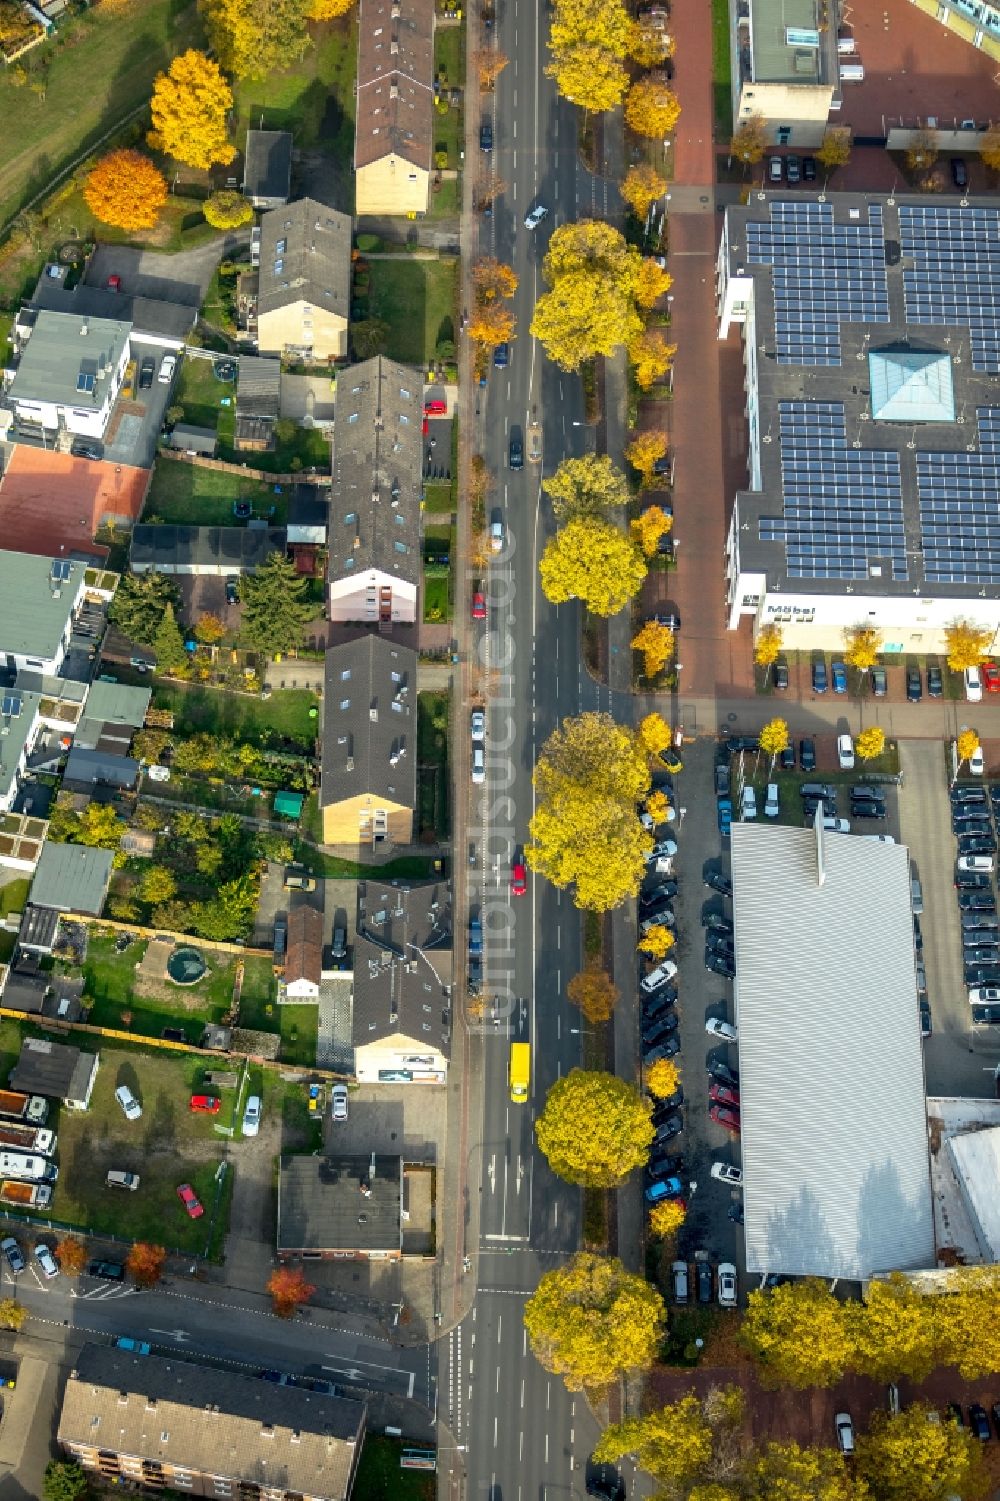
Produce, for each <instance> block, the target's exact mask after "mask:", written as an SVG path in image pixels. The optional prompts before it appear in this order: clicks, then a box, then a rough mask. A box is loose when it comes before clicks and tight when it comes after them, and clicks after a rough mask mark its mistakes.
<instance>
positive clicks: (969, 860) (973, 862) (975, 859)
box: [955, 855, 993, 876]
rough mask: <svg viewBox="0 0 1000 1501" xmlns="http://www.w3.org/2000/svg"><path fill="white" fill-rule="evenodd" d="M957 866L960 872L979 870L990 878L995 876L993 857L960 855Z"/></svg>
mask: <svg viewBox="0 0 1000 1501" xmlns="http://www.w3.org/2000/svg"><path fill="white" fill-rule="evenodd" d="M955 864H956V865H957V866H958V869H959V870H978V871H982V872H984V873H985V874H986V875H990V876H991V875H992V874H993V856H992V855H960V856H959V857H958V859H957V860H956V862H955Z"/></svg>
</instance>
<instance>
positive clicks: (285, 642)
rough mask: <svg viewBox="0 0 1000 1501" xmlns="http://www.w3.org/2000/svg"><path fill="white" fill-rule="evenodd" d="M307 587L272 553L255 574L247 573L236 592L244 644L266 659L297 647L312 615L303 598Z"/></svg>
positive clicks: (292, 566) (283, 558)
mask: <svg viewBox="0 0 1000 1501" xmlns="http://www.w3.org/2000/svg"><path fill="white" fill-rule="evenodd" d="M308 587H309V583H308V580H307V579H305V578H303V577H302V575H301V574H300V573H298V572H296V569H295V564H294V563H292V562H291V561H290V560H289V559H288V558H287V557H286V556H285V554H284V553H281V552H276V553H272V555H271V557H269V558H268V560H267V562H266V563H264V564H263V565H262V566H261V567H260V568H258V570H257V572H256V573H248V574H247V575H246V577H245V578H244V579H243V582H242V584H241V591H240V592H241V594H242V598H243V636H244V638H245V640H246V642H247V644H248V645H249V646H252V647H253V648H254V650H255V651H259V652H261V653H262V654H263V655H264V656H268V657H274V656H277V655H278V653H279V652H280V653H282V654H284V653H286V652H291V651H294V650H295V649H296V647H298V646H301V645H302V636H303V628H304V626H305V624H306V621H307V620H309V619H311V618H312V614H313V611H312V607H311V606H310V605H309V604H308V603H307V601H306V597H305V596H306V591H307V589H308Z"/></svg>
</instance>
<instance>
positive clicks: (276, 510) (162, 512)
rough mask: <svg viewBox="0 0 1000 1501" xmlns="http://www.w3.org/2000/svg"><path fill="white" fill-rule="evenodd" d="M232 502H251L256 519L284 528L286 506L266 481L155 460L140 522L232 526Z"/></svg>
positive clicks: (169, 460) (171, 461) (176, 461)
mask: <svg viewBox="0 0 1000 1501" xmlns="http://www.w3.org/2000/svg"><path fill="white" fill-rule="evenodd" d="M254 457H256V455H254ZM235 500H249V501H251V502H252V503H253V508H254V516H255V517H260V518H266V519H267V520H268V521H270V523H271V525H272V526H284V524H285V518H286V514H287V508H288V503H287V501H286V499H285V497H284V495H276V494H275V491H274V486H273V485H270V484H268V483H267V482H266V481H264V480H256V479H246V478H244V477H243V476H242V475H239V474H227V473H226V472H225V470H222V469H205V468H202V467H201V466H200V465H197V464H185V463H183V462H180V461H178V460H176V459H158V460H157V463H156V467H155V468H154V470H153V479H152V483H151V484H150V487H149V498H148V499H147V501H146V507H145V510H144V511H143V513H142V519H143V521H170V522H173V523H174V524H175V525H177V526H232V525H233V502H234V501H235Z"/></svg>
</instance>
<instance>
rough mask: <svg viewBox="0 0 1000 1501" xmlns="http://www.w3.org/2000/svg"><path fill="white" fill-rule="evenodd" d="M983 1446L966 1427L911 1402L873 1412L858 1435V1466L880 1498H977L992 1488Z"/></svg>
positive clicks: (886, 1500)
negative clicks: (891, 1414)
mask: <svg viewBox="0 0 1000 1501" xmlns="http://www.w3.org/2000/svg"><path fill="white" fill-rule="evenodd" d="M934 1417H937V1414H934ZM981 1449H982V1445H981V1443H980V1441H979V1440H978V1439H976V1438H973V1436H972V1434H971V1433H970V1432H969V1431H968V1429H966V1428H960V1427H959V1426H958V1424H957V1423H952V1422H944V1423H942V1422H941V1421H940V1419H938V1421H937V1422H934V1421H932V1419H931V1416H930V1414H929V1413H928V1410H927V1408H925V1407H920V1406H913V1407H908V1408H906V1409H905V1410H904V1411H903V1412H901V1413H898V1414H897V1415H896V1416H895V1417H889V1416H888V1414H886V1413H876V1414H875V1416H874V1417H873V1418H872V1422H871V1427H870V1429H869V1430H868V1432H867V1433H864V1434H859V1435H858V1440H857V1468H858V1473H859V1474H860V1475H861V1476H862V1478H863V1479H864V1480H865V1481H866V1482H867V1484H868V1485H869V1486H870V1487H871V1493H872V1495H873V1496H874V1497H876V1498H877V1501H945V1498H946V1497H949V1496H962V1497H963V1498H964V1501H974V1498H975V1497H977V1496H982V1495H984V1494H985V1493H986V1491H987V1490H988V1489H989V1488H990V1487H989V1485H988V1481H987V1477H986V1474H985V1471H984V1468H983V1462H982V1454H981V1452H980V1451H981Z"/></svg>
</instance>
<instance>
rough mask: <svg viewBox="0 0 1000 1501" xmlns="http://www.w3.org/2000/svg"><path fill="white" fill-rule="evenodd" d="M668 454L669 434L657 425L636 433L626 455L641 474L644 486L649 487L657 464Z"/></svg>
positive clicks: (654, 475)
mask: <svg viewBox="0 0 1000 1501" xmlns="http://www.w3.org/2000/svg"><path fill="white" fill-rule="evenodd" d="M666 456H667V435H666V433H665V432H661V431H660V430H658V429H657V428H655V427H650V428H647V429H646V431H645V432H642V433H636V434H635V437H634V438H633V439H632V441H631V442H630V443H629V444H628V446H627V447H626V449H625V457H626V458H627V459H628V461H629V463H630V464H631V465H632V468H633V469H634V470H635V471H636V473H637V474H638V475H640V477H641V480H642V487H643V489H644V490H647V489H649V488H650V487H651V486H652V484H653V481H654V479H655V478H656V466H657V464H658V463H659V461H660V460H661V459H665V458H666Z"/></svg>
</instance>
